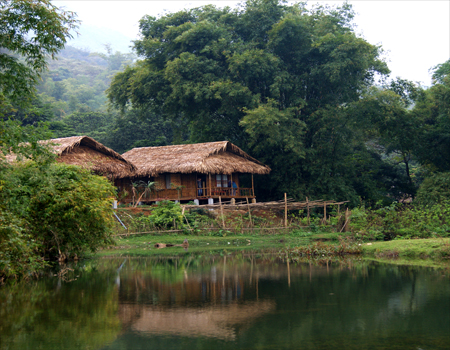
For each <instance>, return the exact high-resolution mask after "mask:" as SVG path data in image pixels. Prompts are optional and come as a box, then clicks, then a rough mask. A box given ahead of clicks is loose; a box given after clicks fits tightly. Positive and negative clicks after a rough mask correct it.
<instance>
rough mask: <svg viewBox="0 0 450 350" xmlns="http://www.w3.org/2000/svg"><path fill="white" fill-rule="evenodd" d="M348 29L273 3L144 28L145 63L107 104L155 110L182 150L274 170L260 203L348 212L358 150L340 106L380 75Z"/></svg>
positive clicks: (334, 19)
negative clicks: (220, 145) (284, 197)
mask: <svg viewBox="0 0 450 350" xmlns="http://www.w3.org/2000/svg"><path fill="white" fill-rule="evenodd" d="M352 18H353V11H352V9H351V6H350V5H348V4H344V5H343V6H341V7H333V8H329V7H323V6H316V7H314V8H313V9H312V10H308V9H307V8H306V5H305V4H296V5H293V6H289V5H287V4H286V3H284V2H279V1H276V0H252V1H247V2H246V3H245V4H243V5H242V6H241V7H240V8H238V9H235V10H232V9H229V8H224V9H217V8H215V7H214V6H204V7H201V8H197V9H192V10H185V11H180V12H177V13H173V14H168V15H165V16H162V17H160V18H158V19H156V18H153V17H144V18H143V19H142V20H141V22H140V30H141V34H142V39H141V40H138V41H136V42H135V50H136V53H137V54H138V55H139V56H140V57H142V58H143V60H141V61H138V62H137V63H136V64H135V65H133V66H131V67H129V68H127V69H126V70H125V71H124V72H122V73H119V74H117V75H116V76H115V77H114V79H113V81H112V84H111V87H110V88H109V91H108V97H109V99H110V101H111V102H112V104H113V105H115V106H116V107H119V108H121V109H122V110H125V109H126V108H129V107H130V106H131V107H133V108H155V106H157V107H158V108H159V109H160V110H161V114H162V116H163V117H164V118H166V119H169V120H172V121H174V120H177V121H178V120H181V122H179V123H178V124H179V125H181V126H182V128H184V129H186V126H188V127H189V131H190V140H189V141H191V142H202V141H217V140H223V139H227V140H230V141H231V142H234V143H236V144H237V145H238V146H240V147H242V148H244V149H245V150H248V151H251V153H252V155H254V156H255V157H257V158H258V159H261V160H262V161H264V162H266V163H267V164H268V165H269V166H271V168H272V169H273V171H272V173H271V175H270V179H269V180H267V179H265V180H264V184H265V185H264V188H266V189H267V186H269V187H270V188H269V190H268V191H265V195H266V196H268V197H271V198H274V197H278V198H279V196H280V195H281V194H282V193H283V192H286V191H288V192H289V193H290V194H292V195H294V196H296V197H297V198H301V197H304V196H305V195H309V196H315V197H317V196H324V195H326V196H328V197H334V198H336V199H348V197H349V196H350V197H352V199H353V200H354V201H355V202H356V201H357V196H358V193H357V191H356V189H355V188H353V187H352V186H353V185H352V179H351V177H350V176H349V175H348V174H351V173H353V171H354V170H355V169H357V168H355V169H348V167H347V166H346V162H347V160H348V158H349V157H351V155H352V153H353V151H354V148H355V147H362V148H364V144H363V142H362V140H359V139H357V138H356V137H357V136H359V135H358V133H354V132H353V131H354V130H353V123H354V122H353V121H352V119H351V115H350V114H349V113H348V110H349V107H348V106H349V105H350V104H351V103H352V102H355V101H358V100H359V99H360V97H361V94H362V92H363V91H365V90H366V89H367V88H368V87H370V86H371V85H372V84H373V82H374V76H375V74H387V73H388V72H389V70H388V69H387V66H386V64H385V63H384V62H383V61H382V60H381V59H380V58H379V55H380V52H381V48H380V47H378V46H375V45H371V44H370V43H368V42H367V41H365V40H364V39H363V38H361V37H358V36H357V35H356V34H355V33H354V31H353V29H352V22H351V20H352ZM175 132H176V131H175ZM174 139H175V142H176V140H177V138H176V137H175V138H174ZM352 164H353V163H352ZM355 166H357V164H355ZM360 169H361V168H360ZM267 183H270V185H267ZM263 196H264V195H263Z"/></svg>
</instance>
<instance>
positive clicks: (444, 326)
mask: <svg viewBox="0 0 450 350" xmlns="http://www.w3.org/2000/svg"><path fill="white" fill-rule="evenodd" d="M73 273H74V276H76V275H79V277H78V278H77V279H76V280H74V281H72V282H70V283H65V282H63V281H61V280H58V277H55V276H53V277H48V278H46V279H43V280H41V281H38V282H34V283H32V284H31V285H30V284H28V285H18V286H15V287H12V288H3V289H2V290H0V292H1V294H0V296H1V299H0V300H1V305H0V307H1V309H0V317H1V318H0V325H1V329H0V330H1V337H0V339H1V343H0V348H2V349H3V348H8V349H27V348H30V349H31V348H33V349H34V348H39V347H40V348H45V349H57V348H58V349H61V348H65V349H100V348H101V349H147V348H152V349H163V348H164V349H166V348H168V349H189V348H193V349H197V348H208V349H209V348H214V349H239V348H246V349H247V348H264V349H283V348H285V349H292V348H302V349H329V348H331V347H335V348H346V349H360V348H383V347H385V348H390V349H395V348H398V349H417V348H418V347H421V348H433V349H446V348H447V347H448V344H449V342H450V335H449V334H450V332H449V328H448V327H449V325H450V313H449V312H448V310H450V298H449V295H450V283H449V281H450V279H449V272H448V269H447V270H445V269H431V268H419V267H408V266H394V265H387V264H386V265H384V264H378V263H375V262H369V261H353V260H341V261H331V260H324V261H310V262H305V263H293V262H291V263H287V262H286V261H284V260H282V259H280V258H279V257H278V254H277V253H274V252H269V253H261V252H251V251H246V252H239V253H233V254H228V253H226V252H223V253H222V254H221V255H219V254H216V253H214V254H213V253H203V254H202V255H198V254H191V253H183V254H180V255H178V256H173V257H163V256H160V257H149V258H131V257H129V258H120V259H118V258H114V259H99V260H96V261H90V262H89V263H87V264H82V267H77V268H75V271H74V272H73ZM30 286H32V288H30Z"/></svg>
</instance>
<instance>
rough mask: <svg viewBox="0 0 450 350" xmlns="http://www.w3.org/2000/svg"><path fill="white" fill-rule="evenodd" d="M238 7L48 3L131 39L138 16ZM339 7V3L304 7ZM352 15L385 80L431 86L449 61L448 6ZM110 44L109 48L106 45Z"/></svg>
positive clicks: (169, 0) (208, 0) (389, 5)
mask: <svg viewBox="0 0 450 350" xmlns="http://www.w3.org/2000/svg"><path fill="white" fill-rule="evenodd" d="M240 2H241V1H228V0H223V1H218V0H202V1H198V0H197V1H185V0H166V1H159V0H152V1H148V0H147V1H144V0H143V1H125V0H116V1H109V0H103V1H100V0H98V1H79V0H78V1H75V0H72V1H53V2H52V3H53V4H54V5H55V6H58V7H64V8H65V9H67V10H71V11H74V12H76V13H77V14H78V18H79V19H80V20H81V21H82V25H83V24H85V25H91V26H96V27H100V28H108V29H110V30H115V31H118V32H121V33H123V34H124V35H126V36H128V37H130V39H136V38H137V37H138V33H139V26H138V22H139V19H141V18H142V17H143V16H144V15H151V16H155V17H158V15H162V14H164V13H168V12H176V11H179V10H182V9H185V8H193V7H199V6H203V5H206V4H214V5H216V6H218V7H224V6H230V7H234V6H236V5H237V4H239V3H240ZM310 3H311V4H314V3H327V4H331V5H340V4H342V3H343V1H333V0H328V1H310ZM349 3H351V4H352V5H353V9H354V10H355V12H356V13H357V16H356V17H355V19H354V23H355V24H356V26H357V27H356V32H357V33H359V34H360V35H362V36H363V37H364V38H365V39H366V40H367V41H368V42H370V43H371V44H380V45H381V46H382V47H383V49H384V50H385V57H386V61H387V62H388V66H389V68H390V69H391V71H392V73H391V77H396V76H399V77H401V78H403V79H408V80H412V81H415V82H421V83H422V85H424V86H429V85H431V75H430V74H429V71H428V70H429V69H430V68H431V67H433V66H435V65H437V64H439V63H443V62H445V61H446V60H448V59H449V58H450V1H448V0H440V1H422V0H417V1H388V0H377V1H365V0H359V1H349ZM112 44H113V43H112Z"/></svg>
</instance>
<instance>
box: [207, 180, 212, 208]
mask: <svg viewBox="0 0 450 350" xmlns="http://www.w3.org/2000/svg"><path fill="white" fill-rule="evenodd" d="M208 175H209V196H210V197H212V189H211V187H212V186H211V173H209V174H208ZM208 204H209V200H208Z"/></svg>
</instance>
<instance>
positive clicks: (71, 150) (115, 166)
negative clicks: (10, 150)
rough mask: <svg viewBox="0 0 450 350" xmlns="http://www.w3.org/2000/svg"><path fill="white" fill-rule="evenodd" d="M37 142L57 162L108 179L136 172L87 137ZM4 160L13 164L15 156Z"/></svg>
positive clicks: (129, 164)
mask: <svg viewBox="0 0 450 350" xmlns="http://www.w3.org/2000/svg"><path fill="white" fill-rule="evenodd" d="M39 142H40V143H41V144H43V145H49V146H50V149H51V150H52V151H53V152H54V153H55V154H56V155H57V156H58V158H57V161H58V162H60V163H66V164H72V165H77V166H80V167H83V168H86V169H90V170H92V171H93V172H94V173H96V174H98V175H104V176H107V177H108V178H116V179H120V178H124V177H130V176H132V175H133V173H134V171H135V170H136V167H135V166H134V165H133V164H132V163H131V162H129V161H128V160H126V159H124V158H123V157H122V156H121V155H120V154H119V153H117V152H115V151H113V150H112V149H111V148H108V147H105V146H104V145H102V144H101V143H99V142H97V141H95V140H94V139H92V138H90V137H88V136H72V137H62V138H58V139H50V140H43V141H39ZM6 159H7V160H8V161H9V162H13V161H15V159H16V155H14V154H9V155H7V156H6Z"/></svg>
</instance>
